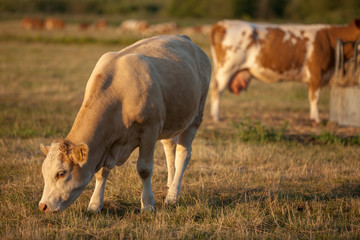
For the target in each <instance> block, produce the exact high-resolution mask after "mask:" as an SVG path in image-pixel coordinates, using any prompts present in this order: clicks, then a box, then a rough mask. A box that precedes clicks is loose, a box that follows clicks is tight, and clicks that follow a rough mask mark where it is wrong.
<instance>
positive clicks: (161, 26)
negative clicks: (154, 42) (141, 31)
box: [146, 22, 179, 34]
mask: <svg viewBox="0 0 360 240" xmlns="http://www.w3.org/2000/svg"><path fill="white" fill-rule="evenodd" d="M178 30H179V26H178V25H177V23H176V22H164V23H158V24H154V25H150V27H149V28H148V29H146V34H165V33H174V32H176V31H178Z"/></svg>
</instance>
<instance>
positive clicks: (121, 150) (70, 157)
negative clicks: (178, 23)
mask: <svg viewBox="0 0 360 240" xmlns="http://www.w3.org/2000/svg"><path fill="white" fill-rule="evenodd" d="M210 75H211V64H210V60H209V58H208V57H207V55H206V54H205V53H204V52H203V51H202V50H201V49H200V48H199V47H198V46H196V45H195V44H194V43H192V42H191V40H190V38H188V37H187V36H177V35H174V36H158V37H153V38H149V39H144V40H141V41H139V42H137V43H135V44H133V45H131V46H129V47H127V48H125V49H123V50H121V51H120V52H110V53H106V54H104V55H103V56H102V57H101V58H100V60H99V61H98V63H97V64H96V66H95V68H94V70H93V72H92V74H91V76H90V79H89V81H88V83H87V85H86V89H85V96H84V100H83V103H82V105H81V108H80V110H79V112H78V114H77V116H76V119H75V122H74V124H73V126H72V128H71V130H70V133H69V134H68V136H67V137H66V138H65V139H58V140H55V141H53V142H52V144H51V145H50V146H47V147H45V146H44V145H40V148H41V150H42V152H43V153H44V154H46V158H45V160H44V163H43V165H42V174H43V177H44V182H45V186H44V192H43V196H42V199H41V201H40V203H39V209H40V210H41V211H43V212H53V211H58V210H63V209H65V208H66V207H68V206H69V205H70V204H71V203H72V202H74V201H75V199H76V198H77V197H78V196H79V195H80V193H81V192H82V191H83V190H84V188H85V187H86V186H87V184H88V183H89V181H90V180H91V178H92V177H93V175H94V174H95V178H96V185H95V190H94V193H93V195H92V197H91V200H90V204H89V207H88V209H89V210H90V211H100V210H101V209H102V207H103V199H104V188H105V182H106V179H107V177H108V174H109V171H110V170H111V169H112V168H114V167H115V165H118V166H119V165H122V164H123V163H124V162H125V161H126V160H127V159H128V157H129V155H130V154H131V153H132V152H133V150H134V149H135V148H137V147H139V158H138V161H137V171H138V174H139V175H140V178H141V180H142V184H143V190H142V195H141V208H142V209H147V210H153V209H154V196H153V192H152V186H151V176H152V171H153V164H154V150H155V143H156V142H157V140H159V139H161V142H162V144H163V146H164V150H165V154H166V160H167V166H168V181H167V184H168V187H169V191H168V194H167V197H166V200H165V201H166V203H174V202H176V201H177V200H178V198H179V194H180V182H181V178H182V176H183V173H184V170H185V168H186V166H187V164H188V162H189V159H190V155H191V145H192V142H193V140H194V137H195V134H196V132H197V130H198V128H199V126H200V123H201V121H202V117H203V111H204V106H205V100H206V96H207V92H208V87H209V82H210Z"/></svg>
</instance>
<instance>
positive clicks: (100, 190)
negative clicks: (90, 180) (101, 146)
mask: <svg viewBox="0 0 360 240" xmlns="http://www.w3.org/2000/svg"><path fill="white" fill-rule="evenodd" d="M109 172H110V171H109V169H107V168H104V167H103V168H101V169H100V170H99V171H98V172H97V173H96V174H95V179H96V183H95V190H94V192H93V194H92V196H91V199H90V203H89V206H88V211H91V212H100V211H101V209H102V207H103V206H104V191H105V183H106V179H107V177H108V176H109Z"/></svg>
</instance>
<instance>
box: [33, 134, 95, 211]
mask: <svg viewBox="0 0 360 240" xmlns="http://www.w3.org/2000/svg"><path fill="white" fill-rule="evenodd" d="M40 149H41V150H42V152H43V153H44V154H45V155H46V158H45V160H44V162H43V165H42V174H43V177H44V182H45V186H44V192H43V195H42V198H41V201H40V202H39V209H40V211H42V212H54V211H59V210H63V209H65V208H66V207H68V206H69V205H70V204H71V203H72V202H74V201H75V200H76V198H77V197H78V196H79V195H80V193H81V192H82V191H83V190H84V188H85V187H86V185H87V184H88V183H89V181H90V180H91V177H92V175H91V173H90V172H89V171H87V170H86V169H85V168H83V166H84V164H85V163H86V161H87V155H88V147H87V145H86V144H78V145H75V144H73V143H71V142H70V141H67V140H55V141H54V142H53V143H52V144H51V146H49V147H45V146H44V145H40Z"/></svg>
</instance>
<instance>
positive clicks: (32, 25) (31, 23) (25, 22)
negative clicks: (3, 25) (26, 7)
mask: <svg viewBox="0 0 360 240" xmlns="http://www.w3.org/2000/svg"><path fill="white" fill-rule="evenodd" d="M21 25H22V27H23V28H24V29H26V30H33V29H43V28H44V21H43V20H42V19H39V18H23V19H22V21H21Z"/></svg>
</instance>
